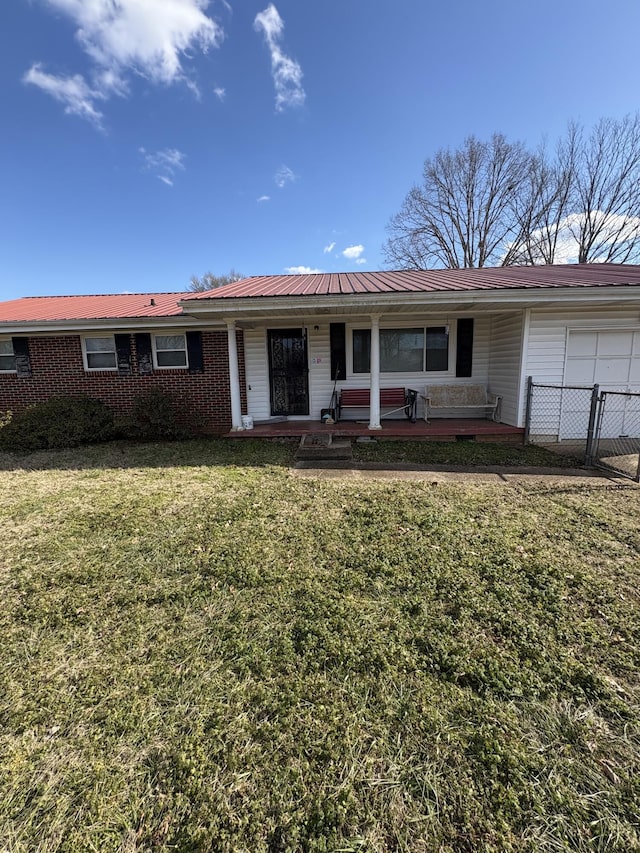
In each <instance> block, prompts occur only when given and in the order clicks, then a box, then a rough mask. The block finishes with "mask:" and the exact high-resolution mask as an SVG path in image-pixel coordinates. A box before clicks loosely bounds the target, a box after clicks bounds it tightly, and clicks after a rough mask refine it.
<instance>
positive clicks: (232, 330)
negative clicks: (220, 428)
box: [227, 320, 242, 430]
mask: <svg viewBox="0 0 640 853" xmlns="http://www.w3.org/2000/svg"><path fill="white" fill-rule="evenodd" d="M227 341H228V344H229V390H230V391H231V429H232V430H241V429H242V402H241V400H240V368H239V367H238V343H237V341H236V323H235V320H227Z"/></svg>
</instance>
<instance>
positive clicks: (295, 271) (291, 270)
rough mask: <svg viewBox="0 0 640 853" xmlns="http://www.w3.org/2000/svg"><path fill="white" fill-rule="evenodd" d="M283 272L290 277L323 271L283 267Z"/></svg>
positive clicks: (309, 268)
mask: <svg viewBox="0 0 640 853" xmlns="http://www.w3.org/2000/svg"><path fill="white" fill-rule="evenodd" d="M285 272H287V273H290V274H291V275H313V274H315V273H320V272H324V270H319V269H314V268H313V267H285Z"/></svg>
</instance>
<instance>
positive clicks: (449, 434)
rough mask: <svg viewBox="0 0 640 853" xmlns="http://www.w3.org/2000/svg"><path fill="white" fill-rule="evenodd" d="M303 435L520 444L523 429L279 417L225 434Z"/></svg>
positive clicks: (478, 423) (471, 422) (471, 421)
mask: <svg viewBox="0 0 640 853" xmlns="http://www.w3.org/2000/svg"><path fill="white" fill-rule="evenodd" d="M306 435H330V436H331V438H332V439H336V438H347V439H349V438H350V439H357V438H360V437H363V436H368V437H370V438H374V439H379V440H383V441H384V440H394V439H395V440H402V439H405V440H411V441H482V442H492V443H494V442H495V443H503V442H504V443H509V444H522V442H523V438H524V429H522V428H520V427H514V426H510V425H509V424H500V423H494V421H490V420H486V419H483V418H450V419H449V418H442V419H439V420H433V421H430V422H429V423H426V422H425V421H424V420H418V421H416V423H411V421H409V420H406V419H405V420H391V419H389V420H382V422H381V428H380V429H376V430H371V429H370V428H369V424H368V421H340V422H339V423H337V424H323V423H321V422H319V421H311V420H283V421H281V422H279V423H274V422H271V423H264V424H260V423H258V424H254V426H253V429H244V430H232V431H231V432H229V433H228V435H227V437H228V438H237V439H240V440H242V439H252V438H264V439H278V438H294V439H295V438H303V437H304V436H306Z"/></svg>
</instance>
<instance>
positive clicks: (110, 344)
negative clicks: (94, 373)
mask: <svg viewBox="0 0 640 853" xmlns="http://www.w3.org/2000/svg"><path fill="white" fill-rule="evenodd" d="M84 356H85V367H86V369H87V370H115V369H116V366H117V362H116V342H115V340H114V337H113V335H109V336H105V337H95V338H85V339H84Z"/></svg>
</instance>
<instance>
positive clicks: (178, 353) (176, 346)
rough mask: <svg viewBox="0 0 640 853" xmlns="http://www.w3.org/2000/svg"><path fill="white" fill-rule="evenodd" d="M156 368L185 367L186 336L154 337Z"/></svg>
mask: <svg viewBox="0 0 640 853" xmlns="http://www.w3.org/2000/svg"><path fill="white" fill-rule="evenodd" d="M153 355H154V359H155V366H156V367H187V340H186V335H154V337H153Z"/></svg>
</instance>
